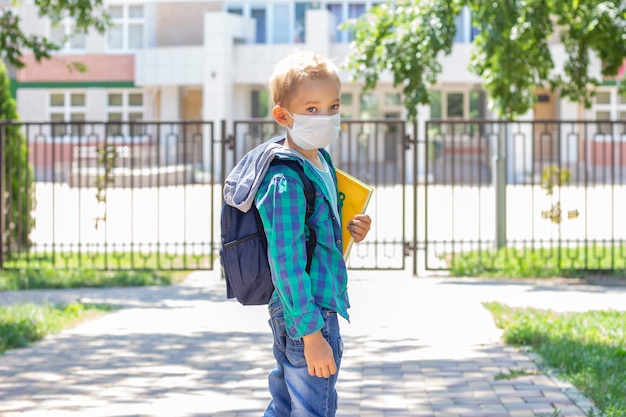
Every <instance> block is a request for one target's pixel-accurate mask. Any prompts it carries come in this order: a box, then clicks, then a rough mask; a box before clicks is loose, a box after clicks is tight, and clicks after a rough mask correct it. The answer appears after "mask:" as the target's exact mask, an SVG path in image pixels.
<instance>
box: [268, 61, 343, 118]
mask: <svg viewBox="0 0 626 417" xmlns="http://www.w3.org/2000/svg"><path fill="white" fill-rule="evenodd" d="M324 78H336V79H337V82H339V68H338V67H337V66H336V65H335V64H334V63H333V62H332V61H331V60H330V59H328V58H326V57H325V56H323V55H320V54H318V53H316V52H309V51H294V52H292V53H291V54H289V55H288V56H287V57H285V58H283V59H282V60H281V61H280V62H278V64H276V66H275V67H274V72H273V73H272V75H271V76H270V82H269V84H270V94H271V95H272V100H273V101H274V104H276V105H279V106H286V105H287V104H289V100H290V99H291V96H292V95H293V94H294V93H295V91H296V89H297V88H298V86H299V85H300V84H301V83H302V82H304V81H308V80H317V79H324Z"/></svg>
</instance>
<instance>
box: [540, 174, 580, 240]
mask: <svg viewBox="0 0 626 417" xmlns="http://www.w3.org/2000/svg"><path fill="white" fill-rule="evenodd" d="M571 180H572V172H571V171H570V170H569V169H568V168H564V167H563V168H562V167H558V166H548V167H543V171H542V173H541V188H542V189H543V190H544V191H545V192H546V195H548V196H553V195H554V188H555V187H558V188H560V187H563V186H564V185H567V184H569V183H570V181H571ZM578 215H579V213H578V210H576V209H574V210H569V211H568V212H567V218H568V219H569V220H571V219H575V218H577V217H578ZM541 217H543V218H544V219H548V220H550V221H551V222H552V223H554V224H556V225H558V226H559V239H560V236H561V222H562V221H563V211H562V210H561V202H560V201H557V202H556V203H553V204H552V206H551V207H550V210H545V211H542V212H541Z"/></svg>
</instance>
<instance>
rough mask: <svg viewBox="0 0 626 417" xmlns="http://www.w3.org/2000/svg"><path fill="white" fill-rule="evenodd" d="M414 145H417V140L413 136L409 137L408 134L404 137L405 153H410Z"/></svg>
mask: <svg viewBox="0 0 626 417" xmlns="http://www.w3.org/2000/svg"><path fill="white" fill-rule="evenodd" d="M413 143H415V139H413V137H412V136H411V135H409V134H408V133H407V134H406V135H404V150H405V151H408V150H409V149H411V146H412V145H413Z"/></svg>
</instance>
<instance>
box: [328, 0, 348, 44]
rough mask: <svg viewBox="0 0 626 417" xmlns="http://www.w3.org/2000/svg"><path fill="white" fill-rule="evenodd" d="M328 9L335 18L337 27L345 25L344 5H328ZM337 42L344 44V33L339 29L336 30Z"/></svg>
mask: <svg viewBox="0 0 626 417" xmlns="http://www.w3.org/2000/svg"><path fill="white" fill-rule="evenodd" d="M326 9H327V10H328V11H329V12H330V14H332V15H333V16H335V24H336V25H337V26H339V25H340V24H342V23H343V21H344V18H343V4H341V3H338V4H327V5H326ZM335 42H344V39H343V32H342V31H340V30H339V29H338V28H335Z"/></svg>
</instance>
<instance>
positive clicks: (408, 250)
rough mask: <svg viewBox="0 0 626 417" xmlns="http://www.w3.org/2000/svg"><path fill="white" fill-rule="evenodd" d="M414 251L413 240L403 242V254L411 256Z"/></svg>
mask: <svg viewBox="0 0 626 417" xmlns="http://www.w3.org/2000/svg"><path fill="white" fill-rule="evenodd" d="M413 252H415V245H414V244H413V242H404V256H411V254H412V253H413Z"/></svg>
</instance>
